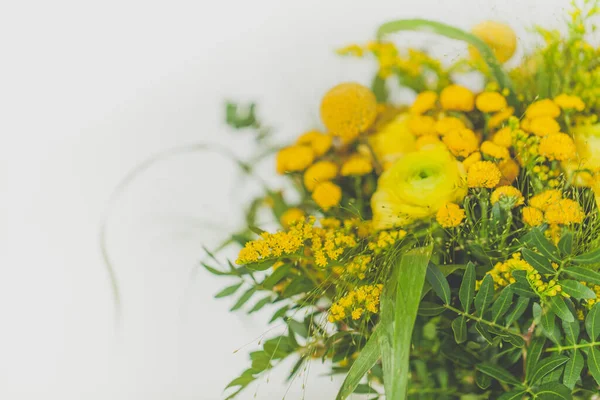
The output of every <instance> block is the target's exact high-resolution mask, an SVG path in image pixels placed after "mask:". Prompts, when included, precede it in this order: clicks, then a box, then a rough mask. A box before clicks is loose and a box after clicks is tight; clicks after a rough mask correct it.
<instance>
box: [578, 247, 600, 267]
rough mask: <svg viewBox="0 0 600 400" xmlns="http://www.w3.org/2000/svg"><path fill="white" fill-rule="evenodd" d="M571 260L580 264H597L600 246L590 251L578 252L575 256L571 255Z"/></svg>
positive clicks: (599, 257) (599, 261)
mask: <svg viewBox="0 0 600 400" xmlns="http://www.w3.org/2000/svg"><path fill="white" fill-rule="evenodd" d="M571 261H572V262H573V263H575V264H580V265H585V264H598V263H600V248H599V249H596V250H594V251H590V252H589V253H585V254H580V255H578V256H576V257H573V258H572V259H571Z"/></svg>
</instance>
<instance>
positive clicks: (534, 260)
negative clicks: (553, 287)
mask: <svg viewBox="0 0 600 400" xmlns="http://www.w3.org/2000/svg"><path fill="white" fill-rule="evenodd" d="M521 253H522V254H523V258H524V259H525V261H527V262H528V263H529V264H531V266H532V267H533V268H535V269H536V271H538V272H539V273H542V274H554V273H556V271H555V270H554V268H552V264H551V263H550V261H548V259H547V258H546V257H544V256H543V255H541V254H538V253H536V252H535V251H531V250H529V249H523V250H521Z"/></svg>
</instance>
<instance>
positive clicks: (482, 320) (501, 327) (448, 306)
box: [444, 304, 516, 335]
mask: <svg viewBox="0 0 600 400" xmlns="http://www.w3.org/2000/svg"><path fill="white" fill-rule="evenodd" d="M444 307H445V308H447V309H448V310H450V311H454V312H455V313H457V314H458V315H462V316H464V317H465V318H468V319H471V320H473V321H477V322H481V323H483V324H486V325H489V326H492V327H494V328H496V329H499V330H501V331H504V332H507V333H510V334H511V335H515V334H516V333H515V332H513V331H511V330H510V329H508V328H506V327H505V326H503V325H498V324H497V323H495V322H492V321H488V320H487V319H483V318H481V317H477V316H475V315H473V314H469V313H466V312H464V311H461V310H459V309H458V308H454V307H452V306H451V305H448V304H444Z"/></svg>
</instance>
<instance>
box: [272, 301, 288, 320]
mask: <svg viewBox="0 0 600 400" xmlns="http://www.w3.org/2000/svg"><path fill="white" fill-rule="evenodd" d="M289 309H290V306H289V305H285V306H283V307H281V308H280V309H279V310H277V311H275V314H273V316H272V317H271V319H270V320H269V323H271V322H273V321H275V320H277V319H279V318H285V313H286V312H287V311H288V310H289Z"/></svg>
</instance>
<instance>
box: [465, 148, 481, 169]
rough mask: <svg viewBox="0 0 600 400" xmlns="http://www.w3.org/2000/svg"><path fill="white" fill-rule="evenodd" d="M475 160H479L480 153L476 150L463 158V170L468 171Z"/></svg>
mask: <svg viewBox="0 0 600 400" xmlns="http://www.w3.org/2000/svg"><path fill="white" fill-rule="evenodd" d="M477 161H481V153H480V152H478V151H476V152H475V153H473V154H471V155H470V156H469V157H467V158H465V159H464V160H463V162H462V164H463V166H464V167H465V171H469V168H471V165H473V164H475V163H476V162H477Z"/></svg>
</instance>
